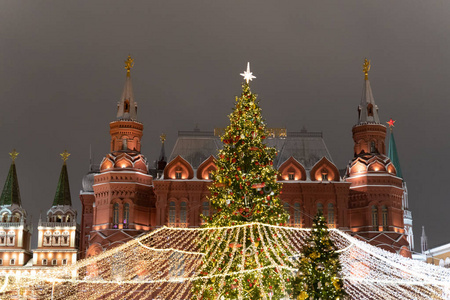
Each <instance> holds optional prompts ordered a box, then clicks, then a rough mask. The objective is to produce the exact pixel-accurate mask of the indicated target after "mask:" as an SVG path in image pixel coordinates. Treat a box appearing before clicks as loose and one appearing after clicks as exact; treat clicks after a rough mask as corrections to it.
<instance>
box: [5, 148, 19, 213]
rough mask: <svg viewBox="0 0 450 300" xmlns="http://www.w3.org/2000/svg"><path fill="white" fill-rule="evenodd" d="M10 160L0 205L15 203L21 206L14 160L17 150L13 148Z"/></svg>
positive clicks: (17, 153)
mask: <svg viewBox="0 0 450 300" xmlns="http://www.w3.org/2000/svg"><path fill="white" fill-rule="evenodd" d="M9 155H10V156H11V159H12V162H11V166H10V167H9V172H8V176H7V177H6V182H5V186H4V187H3V192H2V196H1V197H0V205H1V206H4V205H13V204H16V205H18V206H20V207H21V206H22V203H21V200H20V190H19V181H18V180H17V171H16V164H15V160H16V158H17V156H18V155H19V152H17V151H16V149H14V150H13V151H12V152H11V153H9Z"/></svg>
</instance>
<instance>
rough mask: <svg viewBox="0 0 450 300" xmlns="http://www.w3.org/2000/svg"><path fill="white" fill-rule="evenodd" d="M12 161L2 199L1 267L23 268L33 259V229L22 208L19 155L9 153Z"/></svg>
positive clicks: (14, 151) (0, 217) (14, 152)
mask: <svg viewBox="0 0 450 300" xmlns="http://www.w3.org/2000/svg"><path fill="white" fill-rule="evenodd" d="M9 155H10V156H11V159H12V163H11V167H10V168H9V172H8V176H7V177H6V182H5V186H4V188H3V192H2V195H1V197H0V265H3V266H23V265H24V264H26V263H27V262H28V260H29V259H30V258H31V252H30V241H31V233H32V228H31V226H30V225H29V224H28V223H27V212H26V211H25V209H23V208H22V203H21V199H20V190H19V181H18V180H17V172H16V164H15V160H16V158H17V156H18V155H19V153H18V152H17V151H16V150H15V149H14V150H13V151H12V152H11V153H9Z"/></svg>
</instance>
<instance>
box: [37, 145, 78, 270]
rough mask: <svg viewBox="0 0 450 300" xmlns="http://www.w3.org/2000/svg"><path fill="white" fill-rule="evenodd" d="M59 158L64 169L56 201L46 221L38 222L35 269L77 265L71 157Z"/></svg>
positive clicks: (76, 226)
mask: <svg viewBox="0 0 450 300" xmlns="http://www.w3.org/2000/svg"><path fill="white" fill-rule="evenodd" d="M60 155H61V158H62V160H63V166H62V168H61V173H60V175H59V180H58V185H57V187H56V193H55V198H54V200H53V204H52V207H51V208H50V209H49V210H48V211H47V218H46V220H42V218H40V219H39V224H38V234H39V236H38V248H37V249H36V250H34V251H33V265H34V266H61V265H63V266H64V265H69V264H73V263H75V262H76V261H77V258H78V255H77V253H78V246H79V239H80V231H79V226H78V224H77V211H76V210H75V209H74V208H73V207H72V199H71V197H70V185H69V175H68V173H67V164H66V161H67V159H68V158H69V156H70V154H69V153H68V152H67V151H64V152H63V153H61V154H60Z"/></svg>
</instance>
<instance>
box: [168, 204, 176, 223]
mask: <svg viewBox="0 0 450 300" xmlns="http://www.w3.org/2000/svg"><path fill="white" fill-rule="evenodd" d="M175 213H176V206H175V202H174V201H171V202H170V203H169V226H175Z"/></svg>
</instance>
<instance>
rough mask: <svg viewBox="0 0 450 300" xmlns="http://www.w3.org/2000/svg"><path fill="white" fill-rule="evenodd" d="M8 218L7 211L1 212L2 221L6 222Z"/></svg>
mask: <svg viewBox="0 0 450 300" xmlns="http://www.w3.org/2000/svg"><path fill="white" fill-rule="evenodd" d="M8 219H9V216H8V213H6V212H5V213H3V214H2V222H8Z"/></svg>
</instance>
